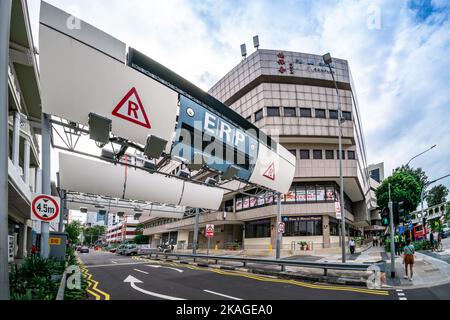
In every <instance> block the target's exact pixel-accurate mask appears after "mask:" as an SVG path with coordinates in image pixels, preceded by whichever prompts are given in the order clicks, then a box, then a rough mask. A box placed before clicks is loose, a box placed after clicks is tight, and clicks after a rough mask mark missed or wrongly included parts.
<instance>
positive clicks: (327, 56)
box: [322, 53, 346, 263]
mask: <svg viewBox="0 0 450 320" xmlns="http://www.w3.org/2000/svg"><path fill="white" fill-rule="evenodd" d="M322 58H323V62H325V64H326V65H328V68H329V69H330V73H331V77H332V78H333V82H334V86H335V88H336V94H337V99H338V124H339V129H338V130H339V189H340V197H339V203H340V207H341V222H342V224H341V228H342V230H341V244H342V263H345V244H346V242H345V208H344V176H343V173H342V123H343V122H344V121H345V119H344V118H343V117H342V108H341V97H340V95H339V89H338V85H337V82H336V80H335V78H334V74H333V70H332V69H331V63H332V62H333V59H332V58H331V55H330V54H329V53H327V54H325V55H323V57H322Z"/></svg>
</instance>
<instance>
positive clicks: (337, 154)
mask: <svg viewBox="0 0 450 320" xmlns="http://www.w3.org/2000/svg"><path fill="white" fill-rule="evenodd" d="M336 158H337V159H339V150H336ZM342 160H345V150H342Z"/></svg>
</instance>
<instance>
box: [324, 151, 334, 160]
mask: <svg viewBox="0 0 450 320" xmlns="http://www.w3.org/2000/svg"><path fill="white" fill-rule="evenodd" d="M325 159H328V160H333V159H334V151H333V150H325Z"/></svg>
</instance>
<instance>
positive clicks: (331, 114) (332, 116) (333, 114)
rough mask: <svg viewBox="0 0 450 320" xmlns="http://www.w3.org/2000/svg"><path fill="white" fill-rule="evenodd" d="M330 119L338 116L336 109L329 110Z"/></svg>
mask: <svg viewBox="0 0 450 320" xmlns="http://www.w3.org/2000/svg"><path fill="white" fill-rule="evenodd" d="M328 112H329V114H330V119H337V118H338V112H337V110H329V111H328Z"/></svg>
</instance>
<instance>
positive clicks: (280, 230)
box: [278, 222, 285, 233]
mask: <svg viewBox="0 0 450 320" xmlns="http://www.w3.org/2000/svg"><path fill="white" fill-rule="evenodd" d="M284 230H285V225H284V222H280V223H279V224H278V232H279V233H284Z"/></svg>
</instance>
